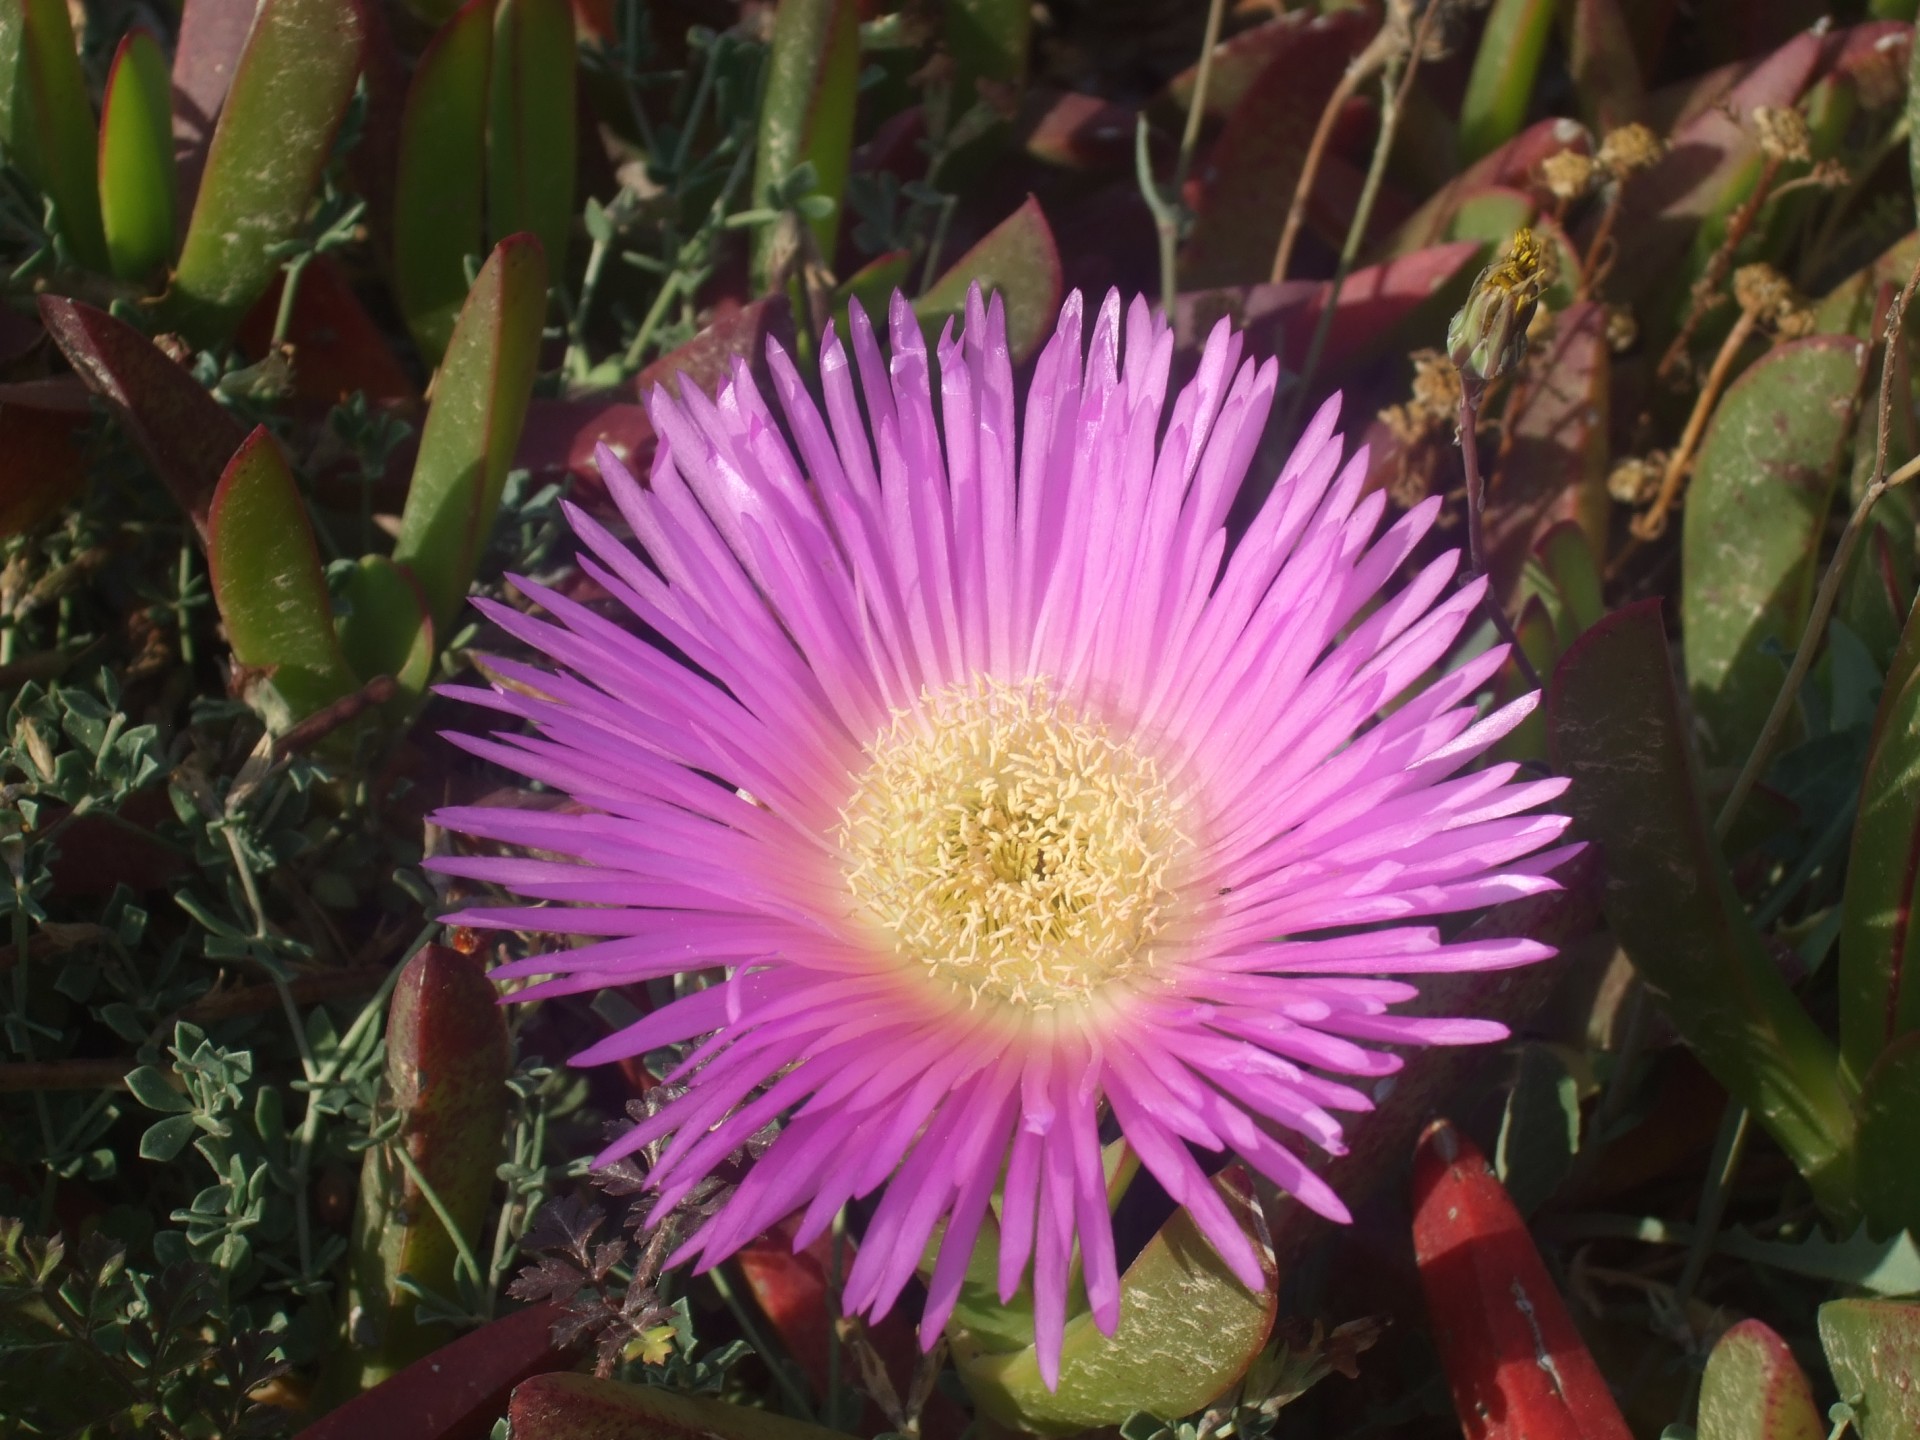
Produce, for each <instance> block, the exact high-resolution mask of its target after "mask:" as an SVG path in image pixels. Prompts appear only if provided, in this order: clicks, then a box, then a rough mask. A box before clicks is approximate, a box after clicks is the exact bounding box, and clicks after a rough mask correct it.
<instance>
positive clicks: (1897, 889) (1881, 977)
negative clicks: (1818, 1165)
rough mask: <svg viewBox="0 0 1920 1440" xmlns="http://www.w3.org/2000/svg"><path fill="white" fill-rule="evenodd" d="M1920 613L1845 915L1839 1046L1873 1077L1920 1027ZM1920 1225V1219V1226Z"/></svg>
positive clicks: (1863, 792)
mask: <svg viewBox="0 0 1920 1440" xmlns="http://www.w3.org/2000/svg"><path fill="white" fill-rule="evenodd" d="M1916 867H1920V619H1917V618H1909V619H1908V621H1907V627H1906V631H1905V633H1904V634H1902V635H1901V637H1900V645H1899V648H1898V649H1897V650H1896V651H1895V652H1894V657H1893V664H1892V666H1891V667H1890V668H1889V669H1888V672H1887V679H1886V685H1885V687H1884V688H1883V689H1882V690H1881V692H1880V709H1879V713H1878V714H1876V715H1875V716H1874V722H1873V744H1872V749H1871V750H1870V751H1869V753H1868V758H1867V769H1866V777H1865V782H1864V783H1863V784H1862V786H1861V789H1860V812H1859V815H1858V817H1857V818H1856V819H1855V820H1854V823H1853V848H1852V852H1851V854H1850V856H1849V858H1848V861H1847V885H1846V890H1845V892H1844V895H1843V897H1842V901H1841V914H1842V920H1841V924H1840V1053H1841V1058H1842V1061H1843V1063H1844V1064H1845V1065H1846V1067H1847V1073H1848V1074H1849V1075H1850V1076H1851V1077H1852V1078H1853V1079H1854V1080H1856V1081H1862V1080H1864V1079H1865V1078H1866V1075H1867V1072H1868V1071H1869V1070H1871V1069H1872V1068H1873V1067H1874V1065H1875V1062H1876V1061H1877V1060H1878V1059H1879V1058H1880V1055H1881V1052H1882V1051H1883V1050H1884V1049H1885V1047H1886V1046H1888V1045H1890V1044H1892V1043H1893V1042H1894V1041H1895V1040H1897V1039H1899V1038H1900V1037H1902V1036H1904V1035H1907V1034H1909V1033H1911V1032H1913V1031H1914V1030H1916V1029H1920V993H1916V992H1920V933H1916V929H1917V928H1920V927H1915V926H1914V924H1913V923H1912V922H1913V910H1914V901H1915V897H1916V892H1920V868H1916ZM1916 1228H1920V1226H1917V1227H1916Z"/></svg>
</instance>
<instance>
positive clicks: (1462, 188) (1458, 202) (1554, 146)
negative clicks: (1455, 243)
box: [1387, 119, 1593, 255]
mask: <svg viewBox="0 0 1920 1440" xmlns="http://www.w3.org/2000/svg"><path fill="white" fill-rule="evenodd" d="M1563 150H1572V151H1574V152H1575V153H1577V154H1581V155H1589V154H1592V153H1593V136H1592V135H1590V134H1589V133H1588V132H1587V127H1586V126H1584V125H1582V124H1580V123H1579V122H1578V121H1577V120H1566V119H1548V120H1541V121H1539V122H1538V123H1536V124H1533V125H1530V126H1528V127H1527V128H1526V129H1525V130H1522V131H1521V132H1520V133H1519V134H1518V135H1516V136H1514V137H1513V139H1511V140H1509V141H1508V142H1507V143H1506V144H1504V145H1502V146H1501V147H1500V148H1499V149H1498V150H1495V151H1494V152H1493V153H1492V154H1490V155H1485V156H1482V157H1481V158H1480V159H1478V160H1476V161H1475V162H1474V163H1473V164H1471V165H1469V166H1467V167H1466V169H1464V170H1462V171H1461V172H1460V174H1459V175H1458V176H1457V177H1456V178H1455V179H1454V180H1453V181H1452V183H1451V184H1449V185H1447V186H1446V187H1445V188H1444V189H1442V190H1441V191H1440V192H1439V193H1437V194H1436V195H1434V196H1433V197H1432V198H1431V199H1429V200H1428V201H1427V202H1426V203H1425V204H1423V205H1422V206H1421V207H1420V208H1419V209H1418V210H1416V211H1415V212H1414V213H1413V215H1412V216H1411V217H1410V218H1409V219H1408V220H1407V221H1406V222H1405V223H1404V224H1403V225H1401V226H1400V228H1399V229H1398V230H1397V231H1395V232H1394V236H1393V239H1392V241H1391V243H1390V244H1389V245H1388V246H1387V252H1388V253H1389V254H1392V255H1404V254H1406V253H1408V252H1409V251H1413V250H1419V249H1423V248H1424V247H1426V246H1429V245H1433V244H1437V243H1438V242H1439V241H1442V240H1445V239H1448V238H1449V235H1450V231H1451V229H1452V227H1453V226H1454V224H1455V217H1456V215H1457V214H1458V212H1459V210H1460V207H1461V206H1462V205H1463V204H1464V203H1466V202H1467V201H1468V200H1470V199H1471V198H1473V197H1474V196H1476V195H1479V194H1481V193H1483V192H1485V191H1486V190H1488V189H1490V188H1493V187H1498V188H1501V189H1506V190H1520V191H1524V192H1525V193H1527V194H1529V195H1531V196H1532V197H1533V199H1534V201H1535V203H1536V205H1538V204H1541V203H1543V202H1544V201H1545V200H1546V199H1547V198H1548V197H1547V195H1546V192H1545V191H1544V190H1541V189H1539V188H1538V184H1539V172H1540V162H1541V161H1543V160H1546V159H1547V158H1548V157H1550V156H1553V155H1558V154H1559V153H1560V152H1561V151H1563Z"/></svg>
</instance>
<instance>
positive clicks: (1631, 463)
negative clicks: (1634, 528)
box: [1607, 450, 1667, 506]
mask: <svg viewBox="0 0 1920 1440" xmlns="http://www.w3.org/2000/svg"><path fill="white" fill-rule="evenodd" d="M1666 469H1667V454H1666V451H1664V450H1655V451H1654V452H1653V453H1651V454H1649V455H1644V456H1642V455H1629V456H1628V457H1627V458H1626V459H1624V460H1622V461H1620V462H1619V463H1617V464H1616V465H1615V466H1614V467H1613V469H1612V470H1611V471H1609V472H1608V473H1607V494H1609V495H1611V496H1612V497H1613V498H1614V499H1615V500H1618V501H1619V502H1620V503H1621V504H1622V505H1634V506H1640V505H1645V504H1647V503H1648V502H1649V501H1651V500H1652V499H1653V497H1654V496H1655V495H1658V494H1659V493H1660V477H1661V476H1662V475H1664V474H1665V473H1666Z"/></svg>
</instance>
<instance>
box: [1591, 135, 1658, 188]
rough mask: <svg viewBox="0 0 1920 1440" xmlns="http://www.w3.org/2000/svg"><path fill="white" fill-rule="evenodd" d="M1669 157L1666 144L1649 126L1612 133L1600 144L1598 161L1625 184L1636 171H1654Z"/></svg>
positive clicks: (1602, 167) (1603, 168) (1596, 157)
mask: <svg viewBox="0 0 1920 1440" xmlns="http://www.w3.org/2000/svg"><path fill="white" fill-rule="evenodd" d="M1666 153H1667V142H1666V141H1664V140H1662V139H1661V138H1660V137H1659V136H1658V135H1656V134H1654V133H1653V131H1651V130H1649V129H1648V128H1647V127H1646V126H1644V125H1638V124H1636V125H1622V126H1621V127H1620V128H1619V129H1617V130H1609V131H1608V132H1607V133H1606V136H1605V138H1603V139H1602V140H1601V141H1600V153H1599V154H1598V155H1596V156H1595V157H1594V158H1595V159H1596V160H1598V161H1599V162H1600V168H1601V169H1602V170H1605V171H1606V172H1607V173H1608V174H1609V175H1611V176H1613V178H1614V179H1616V180H1624V179H1626V178H1627V177H1628V176H1629V175H1632V174H1634V173H1635V172H1636V171H1640V170H1646V169H1650V168H1651V167H1652V166H1654V165H1655V164H1657V163H1659V160H1660V157H1661V156H1662V155H1664V154H1666Z"/></svg>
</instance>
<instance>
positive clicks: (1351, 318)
mask: <svg viewBox="0 0 1920 1440" xmlns="http://www.w3.org/2000/svg"><path fill="white" fill-rule="evenodd" d="M1479 248H1480V247H1479V246H1478V245H1477V244H1476V243H1475V242H1473V241H1470V240H1466V241H1451V242H1448V243H1446V244H1441V245H1434V246H1430V247H1429V248H1427V249H1425V250H1416V251H1414V252H1413V253H1412V254H1410V255H1402V256H1400V257H1398V258H1397V259H1393V260H1388V261H1387V262H1385V263H1384V264H1381V265H1371V266H1368V267H1367V268H1366V269H1363V270H1356V271H1354V272H1353V273H1352V274H1351V275H1349V276H1348V277H1347V278H1346V281H1345V282H1344V283H1343V284H1342V285H1341V286H1340V298H1339V302H1338V303H1337V305H1336V306H1335V310H1334V320H1333V328H1332V329H1330V330H1329V331H1328V332H1327V343H1326V347H1325V349H1324V350H1323V351H1322V352H1321V356H1320V373H1321V375H1322V376H1337V375H1339V374H1341V373H1342V372H1343V371H1345V370H1347V369H1349V368H1351V367H1352V366H1354V365H1357V364H1362V363H1364V362H1366V361H1368V360H1371V359H1373V358H1375V357H1377V356H1378V355H1379V354H1380V353H1381V351H1382V349H1383V347H1384V346H1385V345H1386V343H1387V341H1388V340H1389V339H1391V338H1392V337H1393V335H1394V333H1395V331H1397V330H1398V329H1399V328H1400V326H1401V325H1402V324H1404V323H1405V322H1406V321H1407V319H1408V318H1409V317H1410V316H1412V315H1414V314H1415V313H1417V312H1418V311H1419V310H1420V309H1421V307H1423V306H1424V305H1426V304H1427V303H1428V302H1429V301H1430V300H1432V298H1433V297H1434V296H1435V295H1436V294H1438V293H1439V292H1440V291H1441V290H1443V289H1445V288H1446V286H1447V285H1448V283H1449V282H1451V281H1452V280H1454V279H1455V278H1456V277H1457V276H1459V275H1460V274H1461V273H1462V271H1463V270H1465V268H1466V266H1467V262H1468V261H1470V260H1471V259H1473V257H1474V255H1475V254H1476V253H1477V252H1478V250H1479ZM1332 289H1333V286H1332V284H1331V282H1329V281H1325V280H1285V281H1282V282H1281V283H1280V284H1278V285H1235V286H1228V287H1225V288H1223V289H1218V290H1198V291H1191V292H1188V293H1186V294H1183V295H1181V296H1179V297H1178V298H1177V299H1176V300H1175V302H1174V337H1175V343H1176V344H1177V345H1178V346H1179V347H1180V348H1181V349H1183V350H1193V349H1195V348H1197V347H1198V346H1200V345H1202V344H1204V343H1205V341H1206V338H1207V335H1208V333H1209V332H1210V331H1211V330H1212V329H1213V327H1214V325H1215V324H1216V323H1217V322H1218V321H1219V320H1221V319H1222V318H1226V319H1229V320H1231V321H1232V322H1233V324H1234V326H1235V327H1236V328H1238V329H1241V330H1244V331H1246V333H1247V344H1248V345H1249V347H1250V348H1251V349H1252V350H1253V351H1254V353H1256V354H1272V355H1276V356H1278V357H1279V359H1280V363H1281V364H1282V365H1283V366H1285V367H1286V368H1287V369H1289V370H1292V371H1295V372H1298V371H1299V370H1300V368H1301V367H1302V366H1304V365H1305V364H1306V359H1307V349H1308V347H1309V346H1310V345H1311V343H1312V340H1313V332H1314V329H1315V327H1316V326H1318V324H1319V323H1320V312H1321V310H1322V309H1323V308H1324V307H1325V305H1326V303H1327V296H1328V295H1329V294H1330V293H1331V292H1332Z"/></svg>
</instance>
